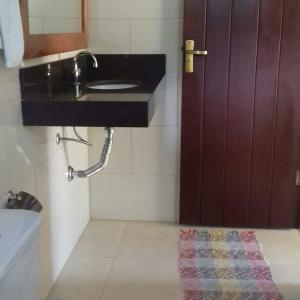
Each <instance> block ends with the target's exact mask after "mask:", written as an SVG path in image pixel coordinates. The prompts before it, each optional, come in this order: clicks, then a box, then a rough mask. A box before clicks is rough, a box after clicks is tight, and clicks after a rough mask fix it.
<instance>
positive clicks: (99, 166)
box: [68, 127, 114, 181]
mask: <svg viewBox="0 0 300 300" xmlns="http://www.w3.org/2000/svg"><path fill="white" fill-rule="evenodd" d="M104 131H105V135H106V138H105V143H104V146H103V149H102V153H101V155H100V160H99V162H98V163H96V164H95V165H93V166H92V167H90V168H88V169H86V170H80V171H76V170H74V169H73V168H72V167H71V166H69V168H68V179H69V181H72V180H73V179H74V178H75V177H78V178H87V177H90V176H92V175H94V174H96V173H98V172H100V171H101V170H103V169H104V168H105V167H106V166H107V163H108V160H109V155H110V152H111V148H112V143H113V134H114V130H113V128H111V127H106V128H105V129H104Z"/></svg>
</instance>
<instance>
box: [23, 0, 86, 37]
mask: <svg viewBox="0 0 300 300" xmlns="http://www.w3.org/2000/svg"><path fill="white" fill-rule="evenodd" d="M81 9H82V7H81V0H51V1H49V0H28V14H29V33H30V34H50V33H70V32H81V24H82V19H81V17H82V11H81Z"/></svg>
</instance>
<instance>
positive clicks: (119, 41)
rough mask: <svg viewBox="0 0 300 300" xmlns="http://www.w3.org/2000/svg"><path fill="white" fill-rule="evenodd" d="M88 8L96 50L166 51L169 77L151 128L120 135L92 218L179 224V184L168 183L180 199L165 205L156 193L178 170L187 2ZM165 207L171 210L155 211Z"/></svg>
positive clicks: (100, 3) (105, 2)
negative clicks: (179, 76) (182, 46)
mask: <svg viewBox="0 0 300 300" xmlns="http://www.w3.org/2000/svg"><path fill="white" fill-rule="evenodd" d="M89 7H90V29H91V31H90V49H91V50H92V51H94V52H96V53H97V52H98V53H117V54H119V53H132V54H143V53H146V54H151V53H165V54H167V74H168V75H167V76H166V80H165V82H166V90H165V94H163V93H162V89H159V92H158V93H157V97H156V98H155V101H158V107H157V111H156V113H155V115H154V117H153V119H152V121H151V124H150V126H151V127H150V128H148V129H122V130H120V133H121V134H117V133H116V135H115V139H114V145H113V148H112V154H111V157H110V161H109V164H108V167H107V169H105V170H103V172H101V173H100V174H98V175H97V176H95V177H92V178H91V180H90V191H91V204H92V210H91V213H92V215H93V217H97V218H108V219H109V218H114V219H118V218H124V219H140V220H143V219H144V220H162V219H168V220H174V219H175V214H176V206H177V205H178V203H177V202H178V201H177V198H176V197H177V186H178V182H175V181H176V180H174V182H175V183H174V185H173V184H167V187H168V193H169V194H168V195H170V194H171V193H173V195H176V196H173V197H170V196H168V195H167V196H166V195H165V194H162V196H163V197H165V196H166V201H167V202H164V201H165V199H164V200H162V201H157V199H156V198H155V196H154V195H155V193H156V192H157V191H158V190H160V189H161V188H162V182H165V181H167V179H166V178H169V179H170V178H173V177H174V178H175V177H176V174H177V173H178V169H179V166H178V165H179V139H180V136H179V135H180V130H179V128H178V127H177V123H178V118H179V117H178V116H179V113H178V108H180V106H179V103H178V93H179V91H178V81H179V80H178V79H177V77H178V76H177V75H178V74H177V73H178V72H181V68H182V67H181V64H182V63H181V60H182V58H181V56H182V54H181V45H182V16H183V0H164V1H161V0H128V1H123V0H91V1H90V4H89ZM128 24H129V25H130V26H129V28H128ZM162 86H163V83H161V87H162ZM118 131H119V129H118ZM89 132H90V137H91V138H92V139H94V138H96V137H97V134H96V132H97V130H96V129H89ZM98 145H99V142H98ZM97 149H98V147H92V148H89V157H90V163H91V160H92V161H93V162H94V161H95V160H97V158H98V157H99V150H97ZM135 173H136V174H148V176H147V175H143V176H140V175H134V174H135ZM162 174H172V175H171V176H167V175H162ZM145 178H147V179H145ZM162 178H163V179H162ZM161 179H162V182H161V181H160V180H161ZM147 180H148V181H147ZM146 181H147V183H146ZM103 191H104V194H103ZM141 194H144V196H141ZM137 195H138V196H139V197H140V198H142V199H139V200H140V201H141V202H142V203H144V202H143V201H144V200H145V199H146V200H147V203H146V204H145V208H147V209H145V210H144V209H143V204H142V205H138V204H137V203H139V202H138V199H137ZM124 199H126V200H127V201H126V203H127V204H126V205H127V206H126V208H125V209H124V207H122V209H121V211H119V209H117V207H119V206H120V205H122V204H123V202H122V201H123V200H124ZM146 200H145V201H146ZM165 204H166V207H167V208H166V207H165V206H164V205H165ZM154 207H156V208H155V209H154ZM164 209H166V210H168V212H166V211H165V212H163V213H161V214H160V213H158V214H157V213H155V211H161V210H162V211H164Z"/></svg>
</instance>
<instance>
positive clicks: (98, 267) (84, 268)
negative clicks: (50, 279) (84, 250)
mask: <svg viewBox="0 0 300 300" xmlns="http://www.w3.org/2000/svg"><path fill="white" fill-rule="evenodd" d="M112 261H113V259H111V258H102V259H97V260H95V259H90V258H71V259H69V261H68V262H67V264H66V266H65V267H64V269H63V271H62V273H61V274H60V276H59V278H58V280H57V282H56V283H55V285H54V287H53V288H52V290H51V292H50V294H49V296H48V298H47V300H99V297H100V295H101V293H102V291H103V288H104V286H105V283H106V281H107V277H108V274H109V271H110V268H111V265H112Z"/></svg>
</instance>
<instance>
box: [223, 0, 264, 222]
mask: <svg viewBox="0 0 300 300" xmlns="http://www.w3.org/2000/svg"><path fill="white" fill-rule="evenodd" d="M258 21H259V1H258V0H251V1H248V0H245V1H244V0H242V1H234V2H233V7H232V27H231V50H230V67H229V96H228V113H227V141H226V166H225V192H224V202H225V204H226V205H225V207H224V225H228V226H246V224H247V222H248V220H247V218H248V203H249V191H250V168H251V142H252V128H253V109H254V89H255V72H256V54H257V37H258ZM236 212H238V213H236Z"/></svg>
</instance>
